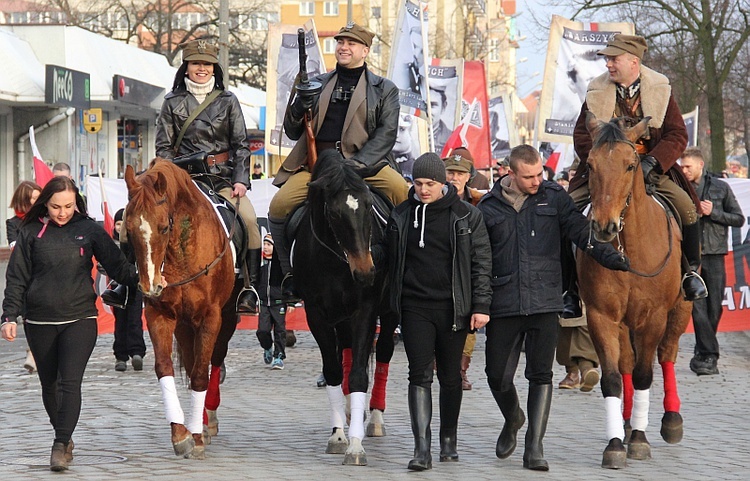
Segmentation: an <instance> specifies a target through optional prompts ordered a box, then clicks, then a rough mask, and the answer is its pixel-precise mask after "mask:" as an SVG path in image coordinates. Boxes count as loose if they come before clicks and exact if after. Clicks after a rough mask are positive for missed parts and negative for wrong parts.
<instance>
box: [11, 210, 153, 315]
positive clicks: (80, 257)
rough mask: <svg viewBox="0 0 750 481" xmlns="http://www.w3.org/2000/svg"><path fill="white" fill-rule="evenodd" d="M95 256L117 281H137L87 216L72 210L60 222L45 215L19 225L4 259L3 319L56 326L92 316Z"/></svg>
mask: <svg viewBox="0 0 750 481" xmlns="http://www.w3.org/2000/svg"><path fill="white" fill-rule="evenodd" d="M94 256H95V257H96V260H97V261H99V262H100V263H101V264H102V266H104V269H105V270H106V271H107V273H108V274H109V275H110V276H111V277H112V278H114V279H115V280H116V281H117V282H119V283H121V284H126V285H129V286H135V285H136V284H137V283H138V274H137V273H136V269H135V266H134V265H132V264H130V263H129V262H128V261H127V259H125V256H124V255H123V254H122V252H120V249H119V248H118V247H117V245H116V244H115V242H114V241H113V240H112V238H111V237H110V236H109V234H107V232H105V231H104V229H103V228H102V227H101V226H99V225H98V224H97V223H96V222H95V221H94V220H92V219H91V218H89V217H86V216H83V215H81V214H79V213H76V214H75V215H74V216H73V218H71V219H70V221H69V222H68V223H66V224H65V225H62V226H60V225H57V224H55V223H54V222H53V221H50V220H49V219H47V218H45V219H44V222H42V221H35V222H30V223H27V224H24V225H22V226H21V229H20V230H19V232H18V240H17V241H16V246H15V248H14V249H13V253H12V254H11V256H10V261H9V263H8V270H7V273H6V281H7V282H6V287H5V298H4V299H3V317H2V321H3V322H5V321H6V320H8V321H15V320H16V318H17V317H18V316H22V317H23V318H24V319H29V320H31V321H34V322H38V323H46V324H57V323H64V322H70V321H74V320H77V319H83V318H87V317H93V316H96V315H97V309H96V292H94V286H93V284H94V281H93V279H92V277H91V272H92V269H93V267H94V262H93V260H92V257H94Z"/></svg>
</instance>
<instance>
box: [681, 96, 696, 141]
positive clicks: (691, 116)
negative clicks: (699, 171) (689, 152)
mask: <svg viewBox="0 0 750 481" xmlns="http://www.w3.org/2000/svg"><path fill="white" fill-rule="evenodd" d="M682 120H684V121H685V128H686V129H687V133H688V143H687V146H688V147H695V146H697V145H698V106H697V105H696V106H695V109H694V110H693V111H692V112H688V113H686V114H682Z"/></svg>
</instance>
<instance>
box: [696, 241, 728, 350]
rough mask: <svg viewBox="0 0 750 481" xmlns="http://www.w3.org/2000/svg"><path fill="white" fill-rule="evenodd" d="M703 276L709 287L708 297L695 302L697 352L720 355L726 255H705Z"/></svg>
mask: <svg viewBox="0 0 750 481" xmlns="http://www.w3.org/2000/svg"><path fill="white" fill-rule="evenodd" d="M701 277H702V278H703V281H704V282H705V283H706V287H707V288H708V297H706V298H704V299H698V300H697V301H695V302H693V327H695V354H700V355H702V356H707V355H710V354H712V355H714V356H716V357H719V341H717V340H716V331H717V330H718V329H719V321H720V320H721V314H722V312H723V309H722V305H721V301H723V300H724V288H725V287H726V284H727V282H726V281H727V273H726V270H725V269H724V256H723V255H721V254H715V255H710V254H709V255H704V256H703V257H702V258H701Z"/></svg>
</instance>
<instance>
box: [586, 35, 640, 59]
mask: <svg viewBox="0 0 750 481" xmlns="http://www.w3.org/2000/svg"><path fill="white" fill-rule="evenodd" d="M647 50H648V45H646V39H645V38H643V37H641V36H640V35H624V34H622V33H618V34H617V35H615V36H614V37H612V40H610V41H609V42H607V46H606V47H604V49H602V50H599V52H597V53H598V54H599V55H609V56H610V57H616V56H618V55H622V54H624V53H632V54H633V55H635V56H636V57H638V58H640V59H643V54H644V53H646V51H647Z"/></svg>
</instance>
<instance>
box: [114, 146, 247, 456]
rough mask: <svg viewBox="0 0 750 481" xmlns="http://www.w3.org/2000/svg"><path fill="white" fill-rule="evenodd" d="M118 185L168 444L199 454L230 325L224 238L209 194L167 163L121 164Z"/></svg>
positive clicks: (211, 422) (214, 426)
mask: <svg viewBox="0 0 750 481" xmlns="http://www.w3.org/2000/svg"><path fill="white" fill-rule="evenodd" d="M125 182H126V183H127V186H128V195H129V198H130V201H129V203H128V206H127V209H126V216H125V227H126V229H127V235H128V241H129V242H130V243H131V245H132V246H133V250H134V251H135V254H136V264H137V266H138V272H139V275H140V285H139V288H140V289H141V290H142V291H143V293H144V298H145V304H146V309H145V313H146V321H147V324H148V331H149V335H150V336H151V342H152V344H153V349H154V357H155V369H156V377H157V378H158V379H159V385H160V386H161V391H162V400H163V401H164V409H165V411H166V417H167V421H168V422H169V423H170V424H171V428H172V445H173V447H174V451H175V454H177V455H178V456H180V455H181V456H185V457H193V458H203V456H204V451H205V446H204V439H203V436H202V433H203V430H204V428H203V424H204V404H205V408H206V410H207V414H206V418H205V419H206V422H207V431H208V434H216V432H217V431H218V421H217V419H216V409H217V408H218V404H219V393H218V389H219V371H220V367H221V364H222V362H223V361H224V357H225V356H226V353H227V345H228V343H229V339H230V338H231V337H232V334H233V333H234V331H235V329H236V325H237V322H236V321H237V315H236V313H235V308H234V303H233V302H230V300H231V299H233V291H235V290H236V289H237V287H235V275H234V265H233V261H232V255H231V251H230V249H229V240H228V239H227V237H226V236H225V234H224V229H223V227H222V225H221V224H220V222H219V220H218V217H217V215H216V213H215V211H214V209H213V207H212V206H211V204H210V202H209V201H208V199H207V198H206V197H205V196H204V195H203V194H202V193H201V192H200V190H199V189H198V188H197V187H196V186H195V184H194V183H193V181H192V180H191V178H190V176H189V175H188V174H187V172H185V171H183V170H182V169H180V168H179V167H177V166H175V165H174V164H173V163H172V162H169V161H164V160H161V159H157V160H156V161H155V162H154V163H153V164H152V166H151V167H150V168H149V169H148V170H147V171H146V172H145V173H143V174H142V175H140V176H138V177H137V178H136V177H135V174H134V173H133V169H132V168H131V167H130V166H128V167H127V169H126V171H125ZM164 279H166V280H167V282H168V283H169V284H165V282H164ZM173 337H174V338H175V339H176V340H177V345H178V353H179V355H180V357H181V363H182V366H183V367H184V368H185V371H186V374H187V377H188V379H189V381H190V389H191V408H190V412H189V413H188V414H189V416H188V422H187V423H186V422H185V415H184V414H183V411H182V408H181V406H180V401H179V399H178V397H177V390H176V387H175V381H174V366H173V364H172V344H173V341H172V339H173ZM209 362H210V363H211V377H210V381H209ZM207 391H208V393H207ZM206 442H210V439H207V440H206Z"/></svg>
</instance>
